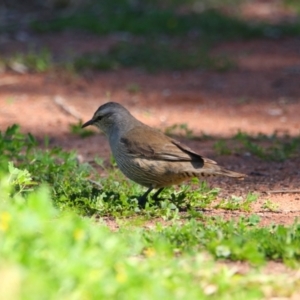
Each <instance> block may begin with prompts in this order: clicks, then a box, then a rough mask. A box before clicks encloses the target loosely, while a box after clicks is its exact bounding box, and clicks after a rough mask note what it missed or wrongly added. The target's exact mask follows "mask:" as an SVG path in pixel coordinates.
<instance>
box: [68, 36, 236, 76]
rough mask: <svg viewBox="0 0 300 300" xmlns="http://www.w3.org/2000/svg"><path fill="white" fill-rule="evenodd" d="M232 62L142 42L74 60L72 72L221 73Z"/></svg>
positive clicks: (198, 51)
mask: <svg viewBox="0 0 300 300" xmlns="http://www.w3.org/2000/svg"><path fill="white" fill-rule="evenodd" d="M233 66H234V63H233V62H232V61H231V60H229V59H228V58H226V57H224V56H219V57H212V56H210V55H209V53H208V50H207V49H205V48H204V47H199V48H195V49H188V50H187V49H184V47H173V46H172V45H171V44H170V43H167V42H160V41H154V40H148V41H145V42H139V43H132V42H119V43H118V44H116V45H115V46H113V47H112V48H110V49H109V51H108V52H107V53H89V54H84V55H82V56H81V57H78V58H77V59H75V62H74V67H75V69H76V70H79V71H81V70H84V69H95V70H111V69H118V68H121V67H122V68H129V67H140V68H144V69H146V70H147V71H150V72H153V71H158V70H183V69H195V68H209V69H214V70H219V71H225V70H228V69H230V68H232V67H233Z"/></svg>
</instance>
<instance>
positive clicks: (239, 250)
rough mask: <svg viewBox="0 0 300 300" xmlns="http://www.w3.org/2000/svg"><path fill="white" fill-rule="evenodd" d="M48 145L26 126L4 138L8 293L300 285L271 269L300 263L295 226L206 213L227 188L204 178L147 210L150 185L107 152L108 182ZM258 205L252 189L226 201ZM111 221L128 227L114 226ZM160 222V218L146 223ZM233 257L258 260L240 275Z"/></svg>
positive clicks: (2, 204) (1, 238)
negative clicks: (142, 205) (121, 168)
mask: <svg viewBox="0 0 300 300" xmlns="http://www.w3.org/2000/svg"><path fill="white" fill-rule="evenodd" d="M44 147H45V148H46V149H45V150H41V149H39V148H38V145H37V142H36V140H35V138H34V137H33V136H32V135H30V134H27V135H25V134H21V133H20V130H19V127H18V126H16V125H14V126H12V127H10V128H8V129H7V130H6V131H5V132H1V133H0V151H1V153H2V155H1V160H0V274H1V275H2V278H3V280H2V281H1V283H0V292H1V295H2V297H3V298H5V299H40V295H41V294H43V295H44V298H45V299H73V298H78V299H83V298H88V299H99V298H104V297H105V298H110V299H128V297H129V298H130V299H141V298H143V299H156V298H158V297H164V299H228V295H230V299H241V297H242V298H243V299H261V298H268V297H269V298H270V297H271V296H272V297H290V296H292V295H293V294H295V293H296V292H299V284H300V277H299V275H297V273H295V276H290V275H285V274H280V275H276V276H275V275H268V274H266V273H264V272H261V267H263V266H264V265H265V264H266V263H267V261H276V262H278V261H279V262H284V263H285V264H287V265H289V266H292V267H297V266H299V262H300V250H299V249H300V248H299V244H300V224H299V223H298V222H297V221H296V222H295V223H294V224H292V225H290V226H282V225H271V226H267V227H261V226H260V225H259V223H260V219H259V217H258V216H257V215H251V214H249V215H248V216H247V217H239V218H236V219H235V220H223V219H222V218H219V217H209V216H206V215H205V213H203V212H202V211H201V208H207V207H210V205H211V204H212V203H213V201H214V200H215V199H216V196H217V195H218V190H216V189H210V188H209V187H207V186H206V185H205V184H202V185H199V182H198V181H194V182H192V188H191V186H190V185H189V186H185V185H183V186H182V187H181V190H180V191H176V190H175V189H167V190H165V191H164V192H163V194H162V198H163V199H164V200H162V201H161V203H160V204H159V205H154V204H153V203H150V204H149V205H148V206H147V207H146V209H145V210H144V211H140V210H139V209H138V206H137V200H136V195H138V194H140V193H141V192H142V189H141V188H140V187H139V186H137V185H135V184H132V183H130V184H129V183H128V182H127V180H125V179H124V177H122V175H121V174H120V173H119V172H118V170H116V169H114V167H110V168H108V169H107V168H105V166H104V164H103V161H102V160H101V158H98V159H97V163H98V165H99V167H101V168H104V172H105V173H106V174H107V176H106V177H105V178H103V177H102V178H100V177H97V176H98V172H96V170H95V169H93V168H92V167H91V166H89V165H86V164H83V165H82V164H79V163H78V161H77V159H76V154H75V153H73V152H70V153H67V152H64V151H63V150H61V149H58V148H54V149H51V148H49V147H48V148H47V145H45V146H44ZM91 178H92V179H93V180H95V181H97V182H98V183H99V184H98V185H96V186H95V185H94V184H93V182H92V181H91V180H90V179H91ZM193 184H194V186H193ZM167 199H169V200H167ZM255 200H256V196H255V195H253V194H249V195H248V196H247V197H246V199H244V200H241V199H233V200H232V201H231V202H232V203H231V202H230V201H228V203H223V204H222V205H223V206H224V209H239V210H244V211H250V212H251V209H250V205H251V203H252V202H253V201H255ZM235 202H238V203H239V205H238V206H236V204H235ZM225 204H226V205H225ZM232 205H233V206H234V207H233V206H232ZM225 206H226V207H225ZM265 208H266V209H270V208H272V203H269V202H268V203H266V205H265ZM180 210H184V211H185V213H184V214H182V213H180ZM90 215H96V216H98V219H99V221H97V222H96V221H95V219H94V218H90V217H89V216H90ZM107 217H108V218H110V219H112V218H116V221H117V222H118V224H119V226H120V229H119V230H117V231H111V230H110V229H109V228H108V227H107V226H106V225H105V222H104V221H103V218H107ZM153 218H155V219H156V220H157V221H156V223H155V222H152V223H151V224H152V225H151V227H149V226H146V227H145V224H146V223H147V220H153ZM224 259H225V260H227V261H244V262H247V263H250V264H251V265H252V266H255V267H254V268H252V270H251V272H246V273H245V274H241V273H239V272H237V271H236V269H234V268H232V267H230V266H228V265H226V264H221V263H220V261H221V262H222V260H224ZM283 281H284V282H285V284H284V286H282V282H283ZM8 287H9V288H8Z"/></svg>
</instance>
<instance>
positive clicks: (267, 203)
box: [261, 199, 279, 212]
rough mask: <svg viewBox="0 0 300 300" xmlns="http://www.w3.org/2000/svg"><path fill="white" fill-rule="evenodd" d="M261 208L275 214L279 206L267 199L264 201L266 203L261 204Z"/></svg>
mask: <svg viewBox="0 0 300 300" xmlns="http://www.w3.org/2000/svg"><path fill="white" fill-rule="evenodd" d="M261 208H262V209H263V210H267V211H272V212H277V211H278V208H279V205H278V204H277V203H274V202H272V201H271V200H269V199H268V200H266V201H265V202H264V203H263V204H262V206H261Z"/></svg>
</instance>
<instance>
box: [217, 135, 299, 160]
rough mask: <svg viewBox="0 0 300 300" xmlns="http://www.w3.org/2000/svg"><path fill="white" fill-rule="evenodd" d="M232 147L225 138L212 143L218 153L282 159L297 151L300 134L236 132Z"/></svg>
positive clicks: (291, 155)
mask: <svg viewBox="0 0 300 300" xmlns="http://www.w3.org/2000/svg"><path fill="white" fill-rule="evenodd" d="M233 140H235V143H233V144H234V146H233V147H229V145H228V143H227V142H226V141H225V140H218V141H216V142H215V144H214V149H215V151H216V152H217V153H218V154H220V155H229V154H232V153H233V152H235V153H249V154H251V155H254V156H257V157H259V158H261V159H263V160H267V161H284V160H286V159H288V158H291V157H293V156H295V155H297V153H298V152H299V149H300V136H294V137H291V136H288V135H285V136H279V135H278V134H277V133H276V132H275V133H274V134H272V135H265V134H258V135H257V136H250V135H248V134H247V133H244V132H238V133H237V134H236V135H235V136H234V137H233Z"/></svg>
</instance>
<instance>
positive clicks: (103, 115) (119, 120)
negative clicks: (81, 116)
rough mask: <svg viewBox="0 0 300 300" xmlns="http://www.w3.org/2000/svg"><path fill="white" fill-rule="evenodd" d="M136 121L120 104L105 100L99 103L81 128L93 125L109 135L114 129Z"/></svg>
mask: <svg viewBox="0 0 300 300" xmlns="http://www.w3.org/2000/svg"><path fill="white" fill-rule="evenodd" d="M135 121H137V120H136V119H135V118H134V117H133V116H132V115H131V114H130V112H129V111H128V110H127V109H126V108H125V107H123V106H122V105H121V104H119V103H116V102H107V103H105V104H103V105H101V106H100V107H99V108H98V109H97V110H96V112H95V113H94V116H93V118H92V119H91V120H89V121H87V122H86V123H84V124H83V125H82V128H84V127H87V126H89V125H94V126H96V127H97V128H99V129H100V130H102V131H103V132H104V133H105V135H107V136H109V135H110V134H111V133H112V132H113V131H114V130H118V131H119V130H122V129H125V128H127V127H128V126H129V125H130V123H134V122H135Z"/></svg>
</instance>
